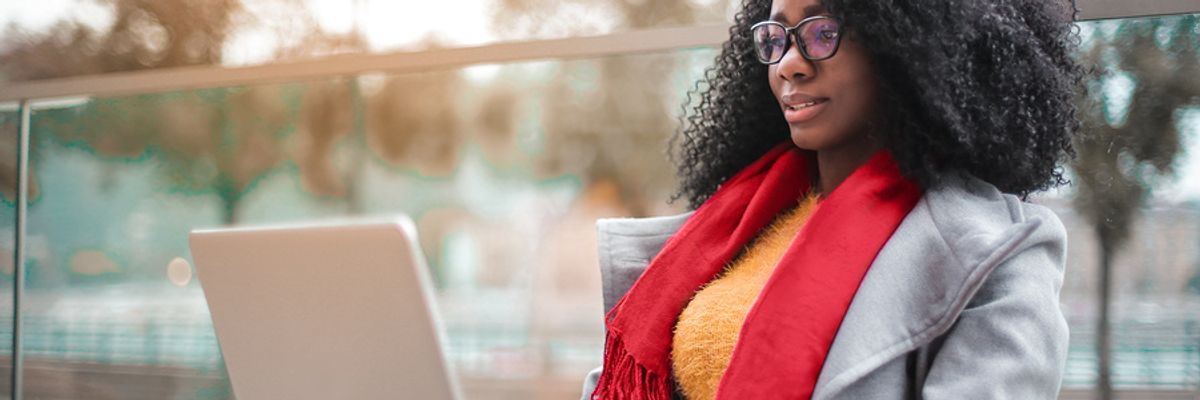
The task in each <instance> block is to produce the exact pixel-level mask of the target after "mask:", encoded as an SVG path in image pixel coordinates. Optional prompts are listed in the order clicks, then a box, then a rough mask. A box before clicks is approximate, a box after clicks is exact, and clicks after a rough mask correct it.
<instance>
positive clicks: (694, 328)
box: [671, 193, 817, 400]
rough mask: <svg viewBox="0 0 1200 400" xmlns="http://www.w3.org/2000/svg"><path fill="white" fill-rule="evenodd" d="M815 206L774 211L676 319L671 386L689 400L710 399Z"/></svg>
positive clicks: (807, 202) (813, 201)
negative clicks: (762, 295) (774, 274)
mask: <svg viewBox="0 0 1200 400" xmlns="http://www.w3.org/2000/svg"><path fill="white" fill-rule="evenodd" d="M816 206H817V196H816V194H815V193H814V194H810V195H808V196H806V197H805V198H803V199H801V200H800V202H799V204H798V205H797V206H795V207H791V208H789V209H786V210H784V211H783V212H780V214H779V215H778V216H776V217H775V220H774V221H772V222H771V223H770V224H769V225H768V226H767V227H766V228H764V229H763V231H762V232H759V234H758V236H757V237H756V238H755V239H754V240H752V241H751V242H750V244H749V245H747V247H746V248H745V249H744V250H743V251H742V253H741V255H739V256H737V257H736V258H735V260H734V261H733V262H732V263H730V264H729V265H728V266H726V268H725V270H724V271H723V272H722V273H721V274H720V275H718V277H717V278H716V279H714V280H713V281H711V282H709V283H708V284H706V285H705V286H704V287H702V288H700V290H699V291H697V292H696V294H695V296H693V297H692V300H691V302H689V303H688V304H687V306H685V307H684V308H683V311H682V312H681V313H680V314H679V321H678V322H676V323H675V335H674V338H673V340H672V343H671V364H672V365H671V366H672V367H673V369H674V375H675V381H676V383H677V384H678V386H679V388H680V389H681V390H682V391H683V394H684V395H685V396H687V398H688V399H689V400H704V399H712V398H713V397H715V396H716V394H717V384H718V383H720V381H721V375H723V374H724V373H725V368H726V367H728V366H729V359H730V357H731V356H732V355H733V347H734V344H735V343H737V339H738V334H739V332H741V329H742V322H743V321H745V319H746V313H748V312H749V311H750V306H751V305H753V304H754V300H755V299H756V298H757V297H758V294H759V292H761V291H762V288H763V286H764V285H766V283H767V278H770V276H771V272H772V271H774V270H775V266H776V265H777V264H779V260H780V259H781V258H783V253H784V252H785V251H786V250H787V248H788V246H790V245H791V243H792V239H793V238H795V236H796V233H797V232H799V231H800V227H801V226H803V225H804V222H805V221H807V220H808V216H809V215H810V214H812V211H813V210H814V209H815V208H816Z"/></svg>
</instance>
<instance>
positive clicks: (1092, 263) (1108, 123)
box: [1042, 15, 1200, 396]
mask: <svg viewBox="0 0 1200 400" xmlns="http://www.w3.org/2000/svg"><path fill="white" fill-rule="evenodd" d="M1198 21H1200V16H1197V15H1184V16H1169V17H1160V18H1137V19H1122V20H1110V21H1096V22H1086V23H1080V24H1078V25H1079V27H1080V29H1081V33H1082V36H1083V45H1082V47H1081V53H1080V57H1082V60H1083V62H1084V63H1085V64H1087V65H1090V66H1096V67H1098V68H1099V72H1100V74H1099V75H1098V76H1096V77H1095V78H1093V79H1091V80H1090V81H1089V82H1088V87H1089V90H1090V92H1091V95H1090V96H1091V97H1090V98H1088V99H1085V100H1084V103H1083V109H1084V111H1083V114H1082V117H1083V118H1084V123H1085V126H1086V129H1085V133H1086V134H1087V135H1088V137H1087V138H1085V139H1082V140H1080V141H1078V142H1077V145H1076V147H1077V150H1078V152H1079V157H1078V159H1077V160H1076V162H1075V164H1074V165H1073V166H1072V173H1073V175H1074V179H1073V180H1074V181H1075V184H1074V185H1072V186H1071V187H1070V188H1069V189H1068V190H1064V191H1060V192H1057V193H1052V194H1048V195H1046V196H1043V198H1042V201H1043V202H1045V203H1047V204H1049V205H1051V206H1052V207H1053V208H1054V209H1055V211H1056V212H1058V215H1059V216H1060V217H1061V218H1062V220H1063V223H1064V224H1065V225H1066V228H1067V231H1068V237H1069V240H1070V243H1069V245H1068V256H1067V263H1068V264H1067V276H1066V280H1065V282H1064V284H1063V291H1062V307H1063V309H1064V311H1065V312H1066V315H1067V318H1068V321H1069V323H1070V326H1071V346H1070V352H1069V356H1068V359H1067V371H1066V376H1065V380H1064V387H1065V388H1067V389H1072V388H1093V387H1095V385H1096V384H1097V380H1098V376H1099V375H1098V360H1097V359H1098V356H1097V352H1096V349H1095V347H1096V342H1097V340H1098V339H1097V337H1098V335H1097V333H1098V321H1099V300H1098V299H1099V295H1098V293H1100V291H1101V290H1100V287H1101V286H1100V271H1101V268H1102V267H1101V265H1102V264H1103V262H1104V260H1105V259H1109V260H1111V268H1110V270H1111V271H1112V291H1111V299H1110V300H1109V304H1111V312H1110V315H1111V326H1112V336H1111V337H1112V339H1111V347H1110V348H1111V349H1112V350H1111V351H1112V361H1111V363H1110V365H1111V366H1112V373H1111V377H1112V382H1113V385H1114V386H1115V387H1116V388H1117V389H1123V390H1133V389H1138V390H1141V389H1150V390H1173V391H1182V393H1193V394H1195V393H1197V392H1196V391H1197V390H1200V251H1198V249H1200V100H1198V99H1200V85H1197V84H1196V83H1197V82H1198V80H1197V78H1196V77H1197V76H1200V56H1198V52H1197V50H1200V28H1198ZM1184 396H1186V395H1184Z"/></svg>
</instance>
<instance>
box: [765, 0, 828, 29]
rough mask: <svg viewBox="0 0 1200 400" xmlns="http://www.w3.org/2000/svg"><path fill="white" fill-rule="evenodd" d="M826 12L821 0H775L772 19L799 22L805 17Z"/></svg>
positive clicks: (792, 22)
mask: <svg viewBox="0 0 1200 400" xmlns="http://www.w3.org/2000/svg"><path fill="white" fill-rule="evenodd" d="M824 13H825V7H824V6H822V5H821V0H773V1H771V20H773V21H779V22H782V23H784V24H795V23H799V22H800V20H803V19H805V18H808V17H811V16H814V15H820V14H824Z"/></svg>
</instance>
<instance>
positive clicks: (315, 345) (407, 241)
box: [190, 216, 461, 400]
mask: <svg viewBox="0 0 1200 400" xmlns="http://www.w3.org/2000/svg"><path fill="white" fill-rule="evenodd" d="M190 239H191V249H192V257H193V261H194V262H195V264H196V271H197V274H198V276H199V278H200V284H201V285H202V286H203V288H204V295H205V297H206V298H207V300H208V307H209V311H210V312H211V313H212V319H213V326H214V328H215V329H216V333H217V339H218V341H219V342H220V345H221V353H222V354H223V355H224V356H225V365H226V367H227V369H228V371H229V377H230V379H231V380H232V384H233V391H234V394H235V395H236V396H237V398H238V399H240V400H261V399H459V398H461V394H460V392H459V388H458V385H457V382H456V379H455V377H454V375H453V373H452V370H451V368H450V367H449V363H448V362H447V361H446V358H445V356H444V353H443V347H442V344H443V343H445V341H444V340H443V338H442V332H444V331H443V330H442V329H441V326H440V323H439V320H438V316H437V312H436V308H435V307H434V304H435V303H434V296H433V289H432V285H431V283H430V279H429V274H428V271H427V270H426V268H425V262H424V258H423V257H422V256H421V253H420V248H419V247H418V246H417V240H416V228H415V226H414V225H413V223H412V220H410V219H409V218H408V217H405V216H398V217H389V218H383V219H371V220H359V221H355V222H351V221H341V222H327V223H317V224H300V225H291V226H274V227H248V228H229V229H212V230H195V231H192V233H191V237H190Z"/></svg>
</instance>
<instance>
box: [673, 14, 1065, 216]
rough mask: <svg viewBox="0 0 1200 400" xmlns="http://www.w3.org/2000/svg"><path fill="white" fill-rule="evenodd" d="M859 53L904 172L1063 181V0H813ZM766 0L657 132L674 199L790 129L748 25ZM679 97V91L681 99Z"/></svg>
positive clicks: (704, 191) (1009, 189)
mask: <svg viewBox="0 0 1200 400" xmlns="http://www.w3.org/2000/svg"><path fill="white" fill-rule="evenodd" d="M822 5H824V7H825V9H826V10H827V11H828V12H829V13H830V14H832V15H834V16H837V17H838V18H840V19H841V20H842V21H843V25H844V26H845V27H846V28H847V30H848V34H849V35H851V36H852V37H854V38H855V40H857V41H858V42H859V43H861V44H862V45H863V47H865V48H866V49H867V51H868V53H869V54H870V56H871V58H872V62H873V64H874V65H873V69H874V71H875V74H876V76H877V77H878V80H879V84H880V87H881V91H882V96H881V97H882V99H881V102H882V105H881V107H882V108H883V110H881V111H884V112H886V114H885V117H884V120H885V121H886V123H885V124H884V126H882V127H880V128H881V130H882V131H883V132H880V133H877V134H878V135H880V137H881V138H882V140H883V143H884V146H885V147H886V148H888V149H890V150H891V152H892V154H893V156H894V157H895V159H896V162H897V164H898V165H899V166H900V169H901V171H902V173H903V174H904V175H905V176H906V177H908V178H909V179H912V180H913V181H915V182H917V183H918V184H919V185H921V186H922V187H928V186H930V185H931V184H932V183H934V182H936V181H937V180H938V179H939V178H940V177H941V176H943V175H944V174H946V173H949V172H965V173H969V174H971V175H974V176H976V177H978V178H980V179H983V180H985V181H987V182H989V183H991V184H993V185H995V186H996V187H997V188H999V189H1000V190H1001V191H1003V192H1006V193H1013V194H1017V195H1019V196H1021V197H1027V196H1028V195H1029V194H1030V193H1032V192H1036V191H1040V190H1045V189H1048V188H1051V187H1054V186H1058V185H1062V184H1065V183H1067V180H1066V178H1065V177H1064V176H1063V174H1064V172H1063V169H1062V166H1061V165H1062V164H1061V163H1062V162H1065V161H1067V160H1068V159H1069V158H1071V157H1074V156H1075V151H1074V149H1073V148H1072V146H1071V142H1072V137H1073V136H1074V135H1075V132H1077V131H1078V129H1079V126H1080V123H1079V120H1078V118H1077V116H1076V109H1075V102H1074V100H1075V96H1076V94H1077V90H1081V89H1082V87H1083V86H1082V81H1083V77H1084V73H1085V71H1084V69H1083V68H1082V67H1081V66H1080V65H1079V64H1078V62H1077V61H1076V59H1075V58H1074V54H1075V49H1076V48H1077V47H1078V46H1079V35H1078V30H1077V29H1076V28H1075V27H1074V25H1073V24H1072V23H1071V20H1072V17H1073V16H1074V15H1075V13H1074V9H1073V6H1072V5H1071V3H1070V2H1066V1H1058V2H1056V1H1047V0H988V1H975V2H970V4H963V3H962V2H961V1H957V0H872V1H854V0H823V1H822ZM770 8H771V0H745V1H744V2H743V3H742V9H741V11H740V12H738V13H737V15H736V16H735V17H734V26H733V27H731V28H730V30H729V33H730V39H729V41H727V42H725V44H724V45H723V47H722V49H721V52H720V54H719V55H718V56H717V58H716V61H715V63H714V65H713V66H712V67H711V68H709V69H708V70H707V71H706V73H705V75H704V78H703V79H701V80H700V82H698V83H697V84H696V87H695V88H694V89H693V90H692V91H691V92H689V93H688V103H689V104H691V103H693V102H694V105H693V106H692V108H691V110H690V111H689V110H686V109H685V115H684V116H683V117H682V127H681V130H680V131H679V132H677V133H676V134H675V135H674V136H673V137H672V138H671V140H670V142H669V148H670V155H671V158H672V161H674V162H675V164H676V166H677V174H678V175H679V178H680V187H679V190H678V192H677V193H676V194H675V195H674V196H673V197H672V199H671V200H672V201H674V200H677V199H679V198H686V199H687V200H688V203H689V206H690V207H691V208H693V209H695V208H697V207H699V206H700V204H702V203H703V202H704V201H705V200H707V199H708V198H709V196H711V195H712V194H713V193H714V192H715V191H716V190H717V188H718V186H720V184H721V183H722V182H724V181H725V180H726V179H728V178H729V177H731V176H733V175H734V174H735V173H737V172H738V171H739V170H741V169H742V168H743V167H745V166H746V165H748V164H749V163H750V162H752V161H754V160H755V159H757V158H758V157H760V156H761V155H762V154H764V153H765V152H766V151H767V150H768V149H770V148H771V147H772V146H774V145H776V144H778V143H780V142H781V141H783V140H787V139H788V138H789V137H790V134H789V131H788V126H787V124H786V122H785V121H784V118H783V113H782V112H781V111H780V108H779V106H778V103H777V102H776V100H775V97H774V95H773V94H772V93H771V89H770V87H769V86H768V83H767V66H766V65H763V64H761V63H759V62H758V60H757V59H756V58H755V55H754V50H753V43H752V39H751V37H750V35H749V30H750V26H751V25H753V24H754V23H756V22H759V21H764V20H766V19H768V17H769V16H768V13H769V12H770ZM686 107H687V105H686V104H685V108H686Z"/></svg>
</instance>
